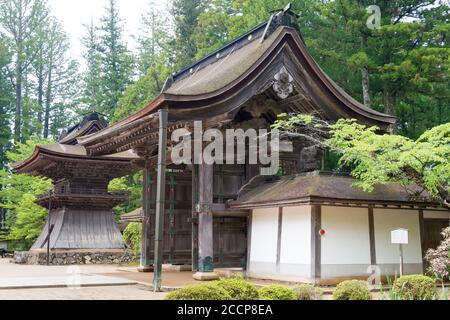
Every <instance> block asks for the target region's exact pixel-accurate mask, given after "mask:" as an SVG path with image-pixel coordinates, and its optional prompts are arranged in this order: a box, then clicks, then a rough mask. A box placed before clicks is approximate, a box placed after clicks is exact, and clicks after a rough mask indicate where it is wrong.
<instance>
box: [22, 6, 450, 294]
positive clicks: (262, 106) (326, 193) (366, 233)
mask: <svg viewBox="0 0 450 320" xmlns="http://www.w3.org/2000/svg"><path fill="white" fill-rule="evenodd" d="M281 113H301V114H314V115H315V116H316V117H318V118H320V119H323V120H326V121H328V122H334V121H337V120H338V119H341V118H352V119H356V120H357V121H358V122H359V123H361V124H365V125H368V126H377V127H378V128H379V131H380V133H390V132H392V131H393V128H394V126H395V122H396V119H395V117H393V116H390V115H386V114H382V113H380V112H377V111H375V110H373V109H370V108H368V107H365V106H364V105H362V104H361V103H359V102H358V101H356V100H355V99H353V98H352V97H351V96H349V95H348V94H347V93H345V92H344V90H343V89H342V88H340V87H339V86H338V85H337V84H336V83H335V82H334V81H333V80H331V79H330V78H329V77H328V76H327V75H326V74H325V73H324V71H323V70H322V69H321V68H320V67H319V66H318V64H317V63H316V62H315V61H314V59H313V58H312V57H311V55H310V54H309V53H308V50H307V47H306V45H305V43H304V41H303V38H302V36H301V33H300V30H299V28H298V26H297V24H296V16H295V14H294V13H293V12H292V11H291V10H290V7H289V6H288V7H286V8H285V9H283V10H278V11H275V12H274V13H273V14H272V16H271V18H270V19H269V20H268V21H266V22H264V23H262V24H260V25H258V26H256V27H255V28H254V29H252V30H250V31H248V32H247V33H245V34H243V35H242V36H241V37H239V38H237V39H235V40H234V41H232V42H230V43H229V44H227V45H225V46H224V47H222V48H220V49H218V50H216V51H214V52H212V53H211V54H209V55H207V56H206V57H204V58H202V59H200V60H199V61H196V62H194V63H192V64H191V65H189V66H187V67H186V68H184V69H183V70H181V71H179V72H177V73H174V74H173V75H172V76H171V77H170V78H169V79H168V80H167V82H166V84H165V86H164V89H163V90H162V92H161V94H160V95H159V96H158V97H157V98H156V99H154V100H153V101H151V102H150V103H149V104H148V105H147V106H146V107H145V108H143V109H142V110H140V111H138V112H137V113H135V114H133V115H131V116H130V117H128V118H126V119H124V120H122V121H120V122H118V123H116V124H114V125H112V126H110V127H108V128H105V129H103V130H100V131H98V132H95V133H92V134H87V135H83V136H79V137H77V138H76V140H77V141H78V145H77V146H78V147H77V148H80V150H82V153H83V157H84V158H83V159H84V161H83V164H80V168H81V167H83V168H84V170H85V171H83V172H86V173H83V174H85V175H88V173H89V172H91V173H92V172H95V174H96V177H98V179H100V178H102V177H104V175H105V176H106V177H107V179H106V180H108V179H109V178H111V176H109V175H108V174H110V173H108V172H104V171H101V170H98V169H96V168H97V167H96V166H95V164H94V163H96V162H95V161H99V160H100V159H102V161H107V160H106V159H108V157H112V159H114V161H118V158H120V157H122V156H124V152H125V154H128V155H129V156H125V157H126V158H127V160H130V158H131V155H130V152H131V151H133V154H135V155H136V156H138V157H139V159H138V160H134V161H133V162H134V163H135V164H136V165H139V166H140V167H141V168H143V172H144V188H143V207H142V209H141V210H136V211H135V212H134V213H133V214H131V216H130V215H128V216H126V217H123V220H124V221H142V228H143V239H142V246H141V249H142V250H141V251H142V253H141V266H140V270H141V271H144V272H145V271H154V274H155V286H156V287H158V285H160V279H159V276H160V271H161V264H162V263H167V264H173V265H182V266H189V267H190V268H192V270H193V271H196V272H197V273H196V274H195V275H194V278H195V279H197V280H210V279H215V278H217V275H216V273H215V272H214V270H215V269H217V268H240V269H242V270H243V271H245V272H246V274H247V275H248V276H251V277H257V278H265V279H281V280H294V281H305V282H320V281H325V280H329V279H341V278H345V277H359V276H366V277H367V276H368V275H367V270H368V268H369V267H370V266H371V265H377V266H379V267H380V270H381V271H380V272H381V273H395V272H396V271H397V269H398V264H397V262H398V254H397V250H398V247H397V246H395V245H392V244H391V243H390V231H391V229H396V228H406V229H408V230H409V237H410V238H409V244H408V245H405V272H406V273H417V272H422V271H423V253H424V251H425V250H426V249H427V248H429V247H432V246H434V245H435V242H436V238H438V237H439V228H441V227H443V226H446V225H448V222H449V219H450V211H448V210H444V209H442V208H440V207H439V204H437V203H433V202H432V201H425V200H417V199H416V200H414V199H412V198H410V197H409V195H408V194H406V193H405V192H403V190H402V189H401V188H400V187H399V186H396V185H389V186H380V187H377V188H376V189H375V191H374V192H373V193H366V192H363V191H362V190H360V189H357V188H356V187H354V186H353V183H354V180H353V179H351V178H348V177H343V176H338V175H332V174H327V173H324V172H321V171H322V169H323V158H324V153H323V152H322V151H321V150H320V149H319V148H317V147H316V146H315V145H312V144H311V143H310V142H309V140H307V139H301V138H299V139H293V140H292V141H291V142H292V150H290V151H286V150H283V151H282V152H281V153H280V169H281V170H279V171H278V174H275V175H272V176H264V175H260V173H261V172H260V165H258V164H256V165H255V164H252V163H251V162H250V161H248V160H249V157H250V155H249V153H247V154H246V157H245V159H244V160H245V161H242V162H237V163H236V162H235V163H234V164H229V163H228V161H227V162H225V163H215V164H209V163H207V162H205V161H200V162H189V161H186V162H185V163H181V164H180V163H174V161H172V160H173V159H171V156H170V155H171V150H173V148H174V145H175V143H174V141H173V140H172V139H171V138H173V137H171V134H172V133H173V132H175V131H176V130H177V131H178V129H185V130H186V131H188V132H192V131H193V128H195V125H194V124H195V123H199V122H201V124H202V127H203V130H206V129H216V130H217V131H219V132H222V133H223V132H225V131H226V130H227V129H242V130H244V131H245V130H247V129H249V128H251V129H256V130H259V129H270V128H271V125H272V124H273V123H274V121H276V119H277V116H278V115H279V114H281ZM193 136H194V139H195V134H194V135H193ZM196 142H199V141H196ZM200 142H204V141H202V140H200ZM66 150H67V151H68V152H70V153H73V151H72V150H69V149H66ZM130 150H131V151H130ZM192 150H193V152H192V157H193V158H195V157H198V156H199V154H198V153H196V150H195V148H192ZM273 151H274V149H273V150H272V152H273ZM38 152H41V151H38ZM80 152H81V151H80ZM119 155H120V156H119ZM167 155H169V156H167ZM61 157H63V158H64V157H68V155H64V156H61ZM69 157H73V156H69ZM86 159H95V160H92V162H91V160H90V161H86ZM109 159H111V158H109ZM240 160H242V159H240ZM91 163H92V164H91ZM24 166H25V165H24ZM26 166H27V167H30V168H32V160H29V161H28V162H27V164H26ZM63 167H65V166H63ZM39 168H40V170H44V169H45V168H46V166H45V165H44V164H42V165H41V167H39ZM28 170H29V171H28V172H30V171H31V169H28ZM102 170H104V169H102ZM97 171H98V172H97ZM119 171H120V170H114V173H115V176H118V175H119ZM52 172H57V171H56V170H52ZM120 173H124V172H123V171H122V172H120ZM97 174H98V176H97ZM55 178H61V176H58V177H55ZM56 180H57V179H56ZM100 202H101V201H100Z"/></svg>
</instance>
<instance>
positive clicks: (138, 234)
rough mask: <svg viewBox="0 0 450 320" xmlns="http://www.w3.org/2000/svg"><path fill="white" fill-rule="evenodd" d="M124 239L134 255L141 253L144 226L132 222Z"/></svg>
mask: <svg viewBox="0 0 450 320" xmlns="http://www.w3.org/2000/svg"><path fill="white" fill-rule="evenodd" d="M123 239H124V240H125V242H126V244H128V245H129V246H130V248H131V250H133V252H134V253H140V252H141V239H142V224H141V223H140V222H131V223H129V224H128V226H127V227H126V228H125V230H124V231H123Z"/></svg>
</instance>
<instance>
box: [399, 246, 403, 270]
mask: <svg viewBox="0 0 450 320" xmlns="http://www.w3.org/2000/svg"><path fill="white" fill-rule="evenodd" d="M399 251H400V277H402V276H403V245H402V244H399Z"/></svg>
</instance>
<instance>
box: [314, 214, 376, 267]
mask: <svg viewBox="0 0 450 320" xmlns="http://www.w3.org/2000/svg"><path fill="white" fill-rule="evenodd" d="M322 229H324V230H325V235H324V236H322V244H321V247H322V256H321V257H322V264H366V265H370V237H369V214H368V209H367V208H346V207H328V206H322Z"/></svg>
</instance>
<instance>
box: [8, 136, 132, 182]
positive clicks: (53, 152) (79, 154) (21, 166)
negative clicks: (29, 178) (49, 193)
mask: <svg viewBox="0 0 450 320" xmlns="http://www.w3.org/2000/svg"><path fill="white" fill-rule="evenodd" d="M136 159H139V157H138V156H136V155H135V154H134V153H133V152H132V151H131V150H128V151H125V152H121V153H118V154H113V155H106V156H96V157H91V156H87V154H86V149H85V148H84V147H83V146H81V145H74V146H72V145H63V144H59V143H58V144H52V145H43V146H38V147H36V149H35V150H34V152H33V154H32V155H31V156H30V157H29V158H27V159H25V160H24V161H21V162H17V163H13V164H12V165H11V167H12V168H13V169H14V170H15V171H16V172H18V173H27V174H31V175H35V176H44V177H48V178H51V179H53V180H58V179H60V178H66V177H67V175H68V174H71V173H73V172H80V170H88V171H89V172H88V173H86V174H87V175H88V176H91V177H96V176H99V177H102V176H107V177H111V178H115V177H121V176H124V175H127V174H128V173H130V172H132V171H135V169H134V168H133V166H132V161H133V160H136ZM87 164H88V165H87Z"/></svg>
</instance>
